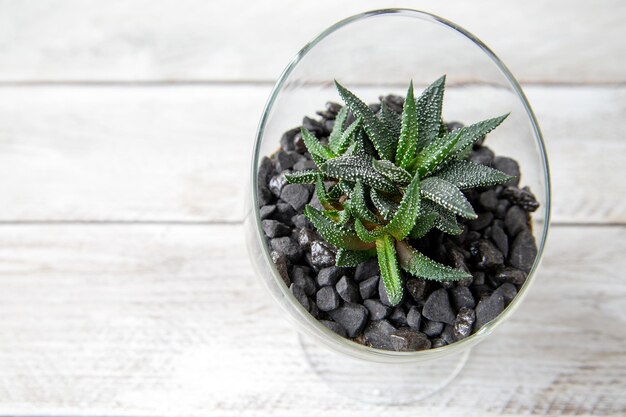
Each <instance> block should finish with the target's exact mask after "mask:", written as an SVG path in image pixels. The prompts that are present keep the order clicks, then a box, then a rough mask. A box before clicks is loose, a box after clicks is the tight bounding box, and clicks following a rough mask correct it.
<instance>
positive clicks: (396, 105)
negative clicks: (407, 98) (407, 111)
mask: <svg viewBox="0 0 626 417" xmlns="http://www.w3.org/2000/svg"><path fill="white" fill-rule="evenodd" d="M380 101H383V102H385V104H386V105H387V106H389V109H390V110H393V111H394V112H396V113H398V114H401V113H402V109H403V108H404V97H402V96H397V95H395V94H389V95H386V96H381V97H380Z"/></svg>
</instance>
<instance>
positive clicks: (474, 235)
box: [465, 230, 481, 243]
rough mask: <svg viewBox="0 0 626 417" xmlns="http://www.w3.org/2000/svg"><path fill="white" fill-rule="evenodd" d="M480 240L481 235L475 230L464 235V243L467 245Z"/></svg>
mask: <svg viewBox="0 0 626 417" xmlns="http://www.w3.org/2000/svg"><path fill="white" fill-rule="evenodd" d="M480 238H481V234H480V233H479V232H477V231H475V230H471V231H469V232H467V235H465V241H466V242H467V243H472V242H476V241H477V240H478V239H480Z"/></svg>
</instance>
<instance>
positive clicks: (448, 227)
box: [422, 200, 463, 235]
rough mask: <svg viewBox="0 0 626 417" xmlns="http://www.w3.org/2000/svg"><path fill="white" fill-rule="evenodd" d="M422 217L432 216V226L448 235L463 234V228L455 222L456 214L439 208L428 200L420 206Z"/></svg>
mask: <svg viewBox="0 0 626 417" xmlns="http://www.w3.org/2000/svg"><path fill="white" fill-rule="evenodd" d="M422 215H434V216H435V221H434V226H435V227H436V228H437V229H439V230H441V231H442V232H444V233H447V234H449V235H459V234H461V233H463V228H462V227H461V226H459V223H458V222H457V220H456V214H454V213H452V212H451V211H449V210H446V209H445V208H443V207H441V206H440V205H438V204H435V203H433V202H432V201H429V200H424V201H423V204H422Z"/></svg>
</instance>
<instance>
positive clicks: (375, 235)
mask: <svg viewBox="0 0 626 417" xmlns="http://www.w3.org/2000/svg"><path fill="white" fill-rule="evenodd" d="M354 230H355V231H356V235H357V236H358V237H359V239H361V240H362V241H363V242H367V243H372V242H375V241H376V240H377V239H379V238H380V237H381V236H382V235H383V234H384V233H385V231H384V230H383V229H381V228H378V229H374V230H367V229H366V228H365V226H363V223H362V222H361V220H359V219H356V220H354Z"/></svg>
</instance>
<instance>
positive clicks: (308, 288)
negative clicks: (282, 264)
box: [291, 266, 317, 297]
mask: <svg viewBox="0 0 626 417" xmlns="http://www.w3.org/2000/svg"><path fill="white" fill-rule="evenodd" d="M291 282H293V283H294V284H295V285H297V286H298V287H300V288H302V290H304V293H305V294H306V295H308V296H309V297H311V296H312V295H314V294H315V291H316V289H317V287H316V286H315V280H313V278H311V277H310V276H309V271H308V268H306V269H305V268H303V267H301V266H294V267H293V270H292V271H291Z"/></svg>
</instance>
